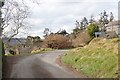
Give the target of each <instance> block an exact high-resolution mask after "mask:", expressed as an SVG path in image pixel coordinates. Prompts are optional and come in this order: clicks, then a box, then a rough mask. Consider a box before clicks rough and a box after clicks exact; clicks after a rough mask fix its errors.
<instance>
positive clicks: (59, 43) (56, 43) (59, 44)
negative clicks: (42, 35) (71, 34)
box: [44, 34, 71, 49]
mask: <svg viewBox="0 0 120 80" xmlns="http://www.w3.org/2000/svg"><path fill="white" fill-rule="evenodd" d="M44 43H45V45H46V47H48V48H54V49H64V48H69V47H70V46H71V44H70V41H69V38H68V37H66V36H63V35H60V34H51V35H49V36H48V37H47V38H46V39H45V41H44Z"/></svg>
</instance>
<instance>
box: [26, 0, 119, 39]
mask: <svg viewBox="0 0 120 80" xmlns="http://www.w3.org/2000/svg"><path fill="white" fill-rule="evenodd" d="M39 2H40V5H36V4H33V3H30V2H29V4H28V5H29V6H30V7H31V8H30V9H31V11H32V14H31V17H30V20H29V22H30V23H32V25H33V27H32V28H31V30H30V35H38V36H41V37H42V36H43V33H42V32H43V31H44V28H46V27H47V28H49V29H50V30H51V31H53V32H57V31H58V30H59V29H60V28H61V29H66V30H67V31H68V32H69V33H70V32H72V29H73V28H75V20H79V21H80V20H81V19H82V18H83V17H87V18H88V19H89V18H90V16H91V15H92V14H93V15H94V17H95V18H96V20H97V19H98V16H99V14H100V13H101V12H102V11H104V10H106V11H107V13H108V14H109V13H110V12H113V14H114V16H115V19H117V17H118V11H117V10H118V9H117V8H118V0H112V1H110V0H99V1H98V0H90V1H89V0H40V1H39Z"/></svg>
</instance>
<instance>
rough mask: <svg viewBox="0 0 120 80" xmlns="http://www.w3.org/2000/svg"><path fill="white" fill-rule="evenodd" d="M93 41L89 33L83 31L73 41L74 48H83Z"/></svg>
mask: <svg viewBox="0 0 120 80" xmlns="http://www.w3.org/2000/svg"><path fill="white" fill-rule="evenodd" d="M90 40H91V37H90V36H89V34H88V31H82V32H80V33H78V34H77V35H76V38H75V39H73V46H74V47H82V46H85V45H86V44H87V43H89V41H90Z"/></svg>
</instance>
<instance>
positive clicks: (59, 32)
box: [56, 29, 68, 36]
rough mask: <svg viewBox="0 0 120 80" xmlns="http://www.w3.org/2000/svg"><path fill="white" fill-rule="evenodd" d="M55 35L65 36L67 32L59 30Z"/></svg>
mask: <svg viewBox="0 0 120 80" xmlns="http://www.w3.org/2000/svg"><path fill="white" fill-rule="evenodd" d="M56 34H60V35H63V36H65V35H67V34H68V33H67V31H66V30H65V29H63V30H61V29H60V30H59V31H58V32H57V33H56Z"/></svg>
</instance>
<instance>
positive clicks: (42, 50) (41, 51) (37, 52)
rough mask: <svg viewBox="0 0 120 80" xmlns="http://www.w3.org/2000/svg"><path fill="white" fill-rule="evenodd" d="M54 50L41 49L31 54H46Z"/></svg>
mask: <svg viewBox="0 0 120 80" xmlns="http://www.w3.org/2000/svg"><path fill="white" fill-rule="evenodd" d="M52 50H53V49H51V48H40V49H37V50H33V51H31V54H39V53H45V52H48V51H52Z"/></svg>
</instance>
